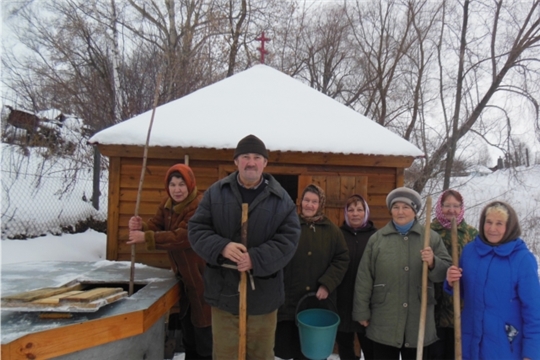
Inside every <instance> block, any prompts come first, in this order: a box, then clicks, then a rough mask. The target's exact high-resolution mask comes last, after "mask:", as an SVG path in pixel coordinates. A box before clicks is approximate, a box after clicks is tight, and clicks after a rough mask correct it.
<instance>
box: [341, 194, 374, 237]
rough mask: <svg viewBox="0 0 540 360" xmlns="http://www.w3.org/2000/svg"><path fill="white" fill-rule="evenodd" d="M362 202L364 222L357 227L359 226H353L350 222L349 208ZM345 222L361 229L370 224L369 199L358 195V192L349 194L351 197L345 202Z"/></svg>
mask: <svg viewBox="0 0 540 360" xmlns="http://www.w3.org/2000/svg"><path fill="white" fill-rule="evenodd" d="M358 202H360V203H361V204H362V206H363V207H364V219H363V220H362V224H361V225H360V226H359V227H357V228H353V227H352V226H351V224H350V222H349V215H348V214H347V209H348V208H349V206H350V205H351V204H356V203H358ZM345 223H346V224H347V225H349V227H351V228H353V229H355V230H356V229H361V228H363V227H365V226H366V225H368V223H369V206H368V203H367V201H366V200H365V199H364V198H363V197H362V196H361V195H358V194H354V195H351V196H349V198H348V199H347V202H346V203H345Z"/></svg>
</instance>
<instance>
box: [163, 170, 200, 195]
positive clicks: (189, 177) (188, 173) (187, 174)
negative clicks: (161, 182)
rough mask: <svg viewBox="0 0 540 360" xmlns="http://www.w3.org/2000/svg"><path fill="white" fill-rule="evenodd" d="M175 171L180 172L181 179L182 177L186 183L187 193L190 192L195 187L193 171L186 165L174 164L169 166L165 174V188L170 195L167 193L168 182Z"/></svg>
mask: <svg viewBox="0 0 540 360" xmlns="http://www.w3.org/2000/svg"><path fill="white" fill-rule="evenodd" d="M175 172H178V173H180V175H181V176H182V179H184V182H185V183H186V186H187V188H188V191H189V193H190V194H191V192H192V191H193V189H195V186H197V182H196V181H195V175H194V174H193V171H192V170H191V168H190V167H189V166H187V165H184V164H175V165H173V166H171V167H170V168H169V170H167V175H165V190H166V191H167V194H168V195H169V197H170V196H171V194H169V182H170V181H171V175H172V174H173V173H175Z"/></svg>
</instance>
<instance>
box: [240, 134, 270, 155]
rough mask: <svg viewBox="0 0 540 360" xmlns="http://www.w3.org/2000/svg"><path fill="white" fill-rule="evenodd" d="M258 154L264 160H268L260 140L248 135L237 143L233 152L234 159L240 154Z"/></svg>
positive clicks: (266, 152) (264, 147)
mask: <svg viewBox="0 0 540 360" xmlns="http://www.w3.org/2000/svg"><path fill="white" fill-rule="evenodd" d="M250 153H252V154H260V155H262V156H264V158H265V159H268V151H267V150H266V146H265V145H264V143H263V142H262V140H261V139H259V138H258V137H256V136H255V135H248V136H246V137H245V138H243V139H242V140H240V141H239V142H238V145H236V150H234V157H233V159H236V158H237V157H238V156H239V155H242V154H250Z"/></svg>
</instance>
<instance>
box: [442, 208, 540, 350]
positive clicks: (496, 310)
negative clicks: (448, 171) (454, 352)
mask: <svg viewBox="0 0 540 360" xmlns="http://www.w3.org/2000/svg"><path fill="white" fill-rule="evenodd" d="M479 232H480V233H479V234H478V236H477V237H476V238H475V239H474V241H473V242H471V243H469V244H467V245H466V246H465V247H464V248H463V253H462V255H461V259H460V262H459V263H460V268H459V269H458V268H457V267H456V266H451V267H450V268H449V269H448V272H447V276H446V282H445V289H446V290H448V291H451V290H452V288H451V286H452V284H453V282H454V281H456V280H459V279H460V280H461V281H460V289H461V296H462V297H463V298H464V308H463V313H462V314H461V320H462V323H461V324H462V330H461V331H462V346H463V359H519V360H522V359H533V360H534V359H540V282H539V279H538V264H537V262H536V259H535V258H534V256H533V254H532V253H531V252H530V251H529V250H528V249H527V246H526V245H525V243H524V242H523V240H522V239H520V238H519V236H520V235H521V229H520V226H519V222H518V219H517V216H516V212H515V211H514V209H513V208H512V207H511V206H510V205H508V204H506V203H504V202H502V201H495V202H492V203H490V204H488V205H487V206H486V207H485V208H484V209H483V210H482V214H481V215H480V226H479Z"/></svg>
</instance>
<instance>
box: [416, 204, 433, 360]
mask: <svg viewBox="0 0 540 360" xmlns="http://www.w3.org/2000/svg"><path fill="white" fill-rule="evenodd" d="M424 230H425V231H424V249H425V248H427V247H428V246H429V244H430V239H429V237H430V233H431V196H428V197H427V200H426V224H425V229H424ZM427 285H428V263H427V262H426V261H424V263H423V264H422V300H421V303H420V324H419V326H418V344H417V346H416V360H422V355H423V352H424V336H425V333H426V312H427Z"/></svg>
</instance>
